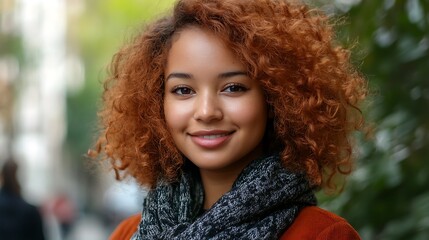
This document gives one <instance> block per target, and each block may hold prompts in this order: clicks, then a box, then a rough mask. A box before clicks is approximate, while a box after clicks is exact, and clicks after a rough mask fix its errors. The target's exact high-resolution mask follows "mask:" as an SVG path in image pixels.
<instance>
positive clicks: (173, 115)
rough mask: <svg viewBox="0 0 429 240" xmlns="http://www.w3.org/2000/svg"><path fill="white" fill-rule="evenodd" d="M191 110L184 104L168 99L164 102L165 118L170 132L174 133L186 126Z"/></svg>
mask: <svg viewBox="0 0 429 240" xmlns="http://www.w3.org/2000/svg"><path fill="white" fill-rule="evenodd" d="M188 109H189V108H188V107H187V106H186V104H184V103H180V104H179V103H177V102H176V101H171V100H169V99H168V98H166V99H165V100H164V117H165V121H166V123H167V126H168V128H169V129H170V131H172V132H174V131H177V130H180V129H181V128H183V127H185V126H186V123H187V119H188V116H189V110H188Z"/></svg>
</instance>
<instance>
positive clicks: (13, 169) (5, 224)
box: [0, 159, 45, 240]
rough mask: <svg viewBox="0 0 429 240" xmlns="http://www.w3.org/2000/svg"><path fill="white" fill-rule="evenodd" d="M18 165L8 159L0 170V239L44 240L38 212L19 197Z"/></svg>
mask: <svg viewBox="0 0 429 240" xmlns="http://www.w3.org/2000/svg"><path fill="white" fill-rule="evenodd" d="M17 170H18V165H17V164H16V162H15V161H13V160H12V159H9V160H7V161H6V162H5V164H4V165H3V168H2V169H1V180H2V181H1V190H0V239H1V240H21V239H22V240H24V239H33V240H40V239H45V237H44V234H43V223H42V218H41V215H40V213H39V210H38V209H37V208H36V207H35V206H33V205H30V204H28V203H27V202H26V201H25V200H24V199H23V198H22V197H21V187H20V184H19V181H18V179H17Z"/></svg>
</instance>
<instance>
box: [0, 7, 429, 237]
mask: <svg viewBox="0 0 429 240" xmlns="http://www.w3.org/2000/svg"><path fill="white" fill-rule="evenodd" d="M173 2H174V1H173V0H127V1H123V0H0V165H3V163H4V161H6V159H7V158H9V157H13V158H15V159H16V161H17V163H18V165H19V170H18V171H19V172H18V177H19V181H20V183H21V188H22V190H21V191H22V195H23V197H24V198H25V199H26V200H27V201H28V202H29V203H31V204H33V205H35V206H37V207H38V208H39V209H40V212H41V214H42V219H43V223H44V231H45V236H46V238H47V239H49V240H63V239H64V240H72V239H73V240H74V239H77V240H85V239H88V240H97V239H107V237H108V235H109V234H110V233H111V231H112V229H113V228H114V227H115V226H116V224H117V223H118V222H119V221H120V220H121V219H123V218H125V217H126V216H128V215H131V214H133V213H137V212H139V209H140V204H141V201H142V198H143V196H144V194H145V193H144V189H141V188H140V187H138V186H137V185H136V184H135V183H134V182H133V181H132V180H126V181H124V182H116V181H114V174H113V173H112V172H111V171H109V167H108V166H107V165H106V164H101V163H98V162H95V161H94V160H90V159H88V158H87V157H85V154H86V152H87V151H88V149H89V148H91V147H92V143H93V141H94V136H95V133H96V132H97V130H98V129H97V118H96V117H97V109H98V107H99V104H100V94H101V92H102V83H101V82H102V81H103V79H104V78H105V76H106V71H107V65H108V64H109V62H110V60H111V58H112V56H113V54H114V53H115V52H116V51H117V50H118V49H119V47H120V46H121V45H122V44H123V43H125V42H127V41H129V40H130V39H131V38H132V36H134V35H135V34H136V33H137V32H138V31H139V29H141V28H142V27H143V26H144V23H145V22H146V21H148V20H150V19H152V18H153V17H156V16H159V15H160V14H162V13H163V12H165V11H166V10H167V9H169V8H170V7H171V6H172V3H173ZM306 2H310V3H311V4H313V5H316V6H319V7H321V8H322V9H323V10H324V11H326V13H327V14H329V15H333V16H335V17H337V18H338V19H340V23H341V24H340V25H339V27H338V36H339V39H340V41H341V42H342V43H343V44H345V45H346V46H349V47H353V54H352V58H353V62H354V63H355V64H356V65H357V66H359V68H360V69H361V72H362V74H363V75H365V76H366V77H367V79H368V80H369V84H370V87H371V90H372V92H371V96H370V98H371V101H370V104H369V105H368V107H367V108H366V109H365V114H366V115H367V117H368V119H369V120H370V121H372V123H373V124H374V127H375V128H374V132H373V135H372V138H370V139H366V138H365V136H360V135H358V136H357V137H358V138H359V139H360V140H359V144H358V145H359V148H358V149H357V151H356V154H357V156H358V162H357V164H356V171H355V172H354V174H353V175H352V176H351V177H350V178H349V182H348V183H347V185H346V187H345V190H344V192H343V193H342V194H341V195H339V196H336V195H334V196H328V195H326V194H323V193H320V194H319V200H320V202H321V205H322V207H325V208H327V209H329V210H331V211H334V212H336V213H337V214H339V215H341V216H343V217H344V218H346V219H347V220H348V221H349V222H350V223H351V224H352V225H353V226H354V227H355V228H356V229H357V230H358V231H359V233H360V234H361V236H362V239H383V240H384V239H386V240H396V239H407V240H409V239H417V240H420V239H421V240H423V239H429V1H428V0H396V1H395V0H380V1H375V0H318V1H316V0H315V1H306ZM0 239H1V236H0Z"/></svg>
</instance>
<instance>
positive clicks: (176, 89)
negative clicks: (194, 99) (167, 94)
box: [171, 85, 195, 96]
mask: <svg viewBox="0 0 429 240" xmlns="http://www.w3.org/2000/svg"><path fill="white" fill-rule="evenodd" d="M183 90H189V93H183V92H182V93H179V91H183ZM171 93H174V94H177V95H181V96H183V95H190V94H194V93H195V91H194V90H192V88H190V87H187V86H181V85H180V86H176V87H174V88H173V89H172V90H171Z"/></svg>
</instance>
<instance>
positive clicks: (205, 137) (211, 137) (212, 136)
mask: <svg viewBox="0 0 429 240" xmlns="http://www.w3.org/2000/svg"><path fill="white" fill-rule="evenodd" d="M230 134H231V133H224V134H214V135H202V136H199V137H202V138H204V139H215V138H220V137H225V136H228V135H230Z"/></svg>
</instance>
